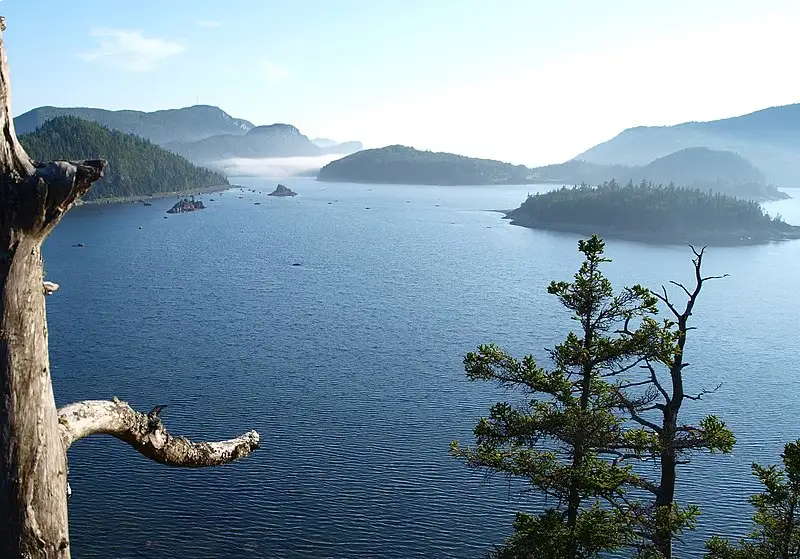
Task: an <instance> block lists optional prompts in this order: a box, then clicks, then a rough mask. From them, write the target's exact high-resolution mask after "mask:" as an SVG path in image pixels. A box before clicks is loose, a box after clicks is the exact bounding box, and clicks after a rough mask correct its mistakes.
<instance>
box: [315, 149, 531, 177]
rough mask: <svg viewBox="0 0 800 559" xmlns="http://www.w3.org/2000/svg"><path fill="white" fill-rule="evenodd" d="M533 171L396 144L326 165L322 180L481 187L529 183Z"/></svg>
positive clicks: (366, 151) (320, 174)
mask: <svg viewBox="0 0 800 559" xmlns="http://www.w3.org/2000/svg"><path fill="white" fill-rule="evenodd" d="M529 174H530V169H528V168H527V167H525V166H524V165H512V164H510V163H503V162H502V161H495V160H493V159H477V158H474V157H465V156H463V155H455V154H452V153H443V152H433V151H420V150H417V149H414V148H410V147H406V146H400V145H394V146H387V147H383V148H379V149H367V150H363V151H359V152H357V153H354V154H352V155H348V156H347V157H344V158H342V159H338V160H336V161H333V162H331V163H329V164H327V165H325V166H324V167H323V168H322V169H321V170H320V172H319V176H318V178H319V180H321V181H353V182H372V183H384V184H438V185H477V184H496V183H504V182H505V183H515V182H516V183H519V182H527V179H528V175H529Z"/></svg>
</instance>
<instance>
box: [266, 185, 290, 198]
mask: <svg viewBox="0 0 800 559" xmlns="http://www.w3.org/2000/svg"><path fill="white" fill-rule="evenodd" d="M267 196H297V192H295V191H293V190H292V189H290V188H287V187H286V186H284V185H282V184H279V185H278V186H277V188H276V189H275V190H273V191H272V192H270V193H269V194H267Z"/></svg>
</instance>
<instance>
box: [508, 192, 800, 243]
mask: <svg viewBox="0 0 800 559" xmlns="http://www.w3.org/2000/svg"><path fill="white" fill-rule="evenodd" d="M506 217H508V218H509V219H511V220H512V222H511V223H512V224H514V225H521V226H523V227H530V228H534V229H545V230H553V231H565V232H572V233H579V234H581V235H591V234H595V233H596V234H598V235H601V236H605V237H617V238H622V239H628V240H634V241H642V242H648V243H654V244H689V243H694V244H708V245H740V244H758V243H766V242H771V241H779V240H786V239H800V227H797V226H792V225H788V224H786V223H784V222H783V221H781V220H778V219H772V218H770V217H769V216H768V215H766V214H765V213H764V212H763V210H762V209H761V207H760V206H759V205H758V203H756V202H752V201H745V200H739V199H736V198H732V197H729V196H725V195H722V194H709V193H707V192H702V191H699V190H690V189H685V188H678V187H673V186H668V187H664V186H661V185H654V184H652V183H645V182H643V183H640V184H639V185H628V186H620V185H619V184H617V183H616V182H611V183H605V184H603V185H601V186H599V187H590V186H581V187H575V188H566V187H564V188H560V189H558V190H553V191H550V192H546V193H543V194H537V195H534V196H528V199H527V200H525V202H523V203H522V205H521V206H520V207H519V208H517V209H516V210H513V211H511V212H508V213H507V214H506Z"/></svg>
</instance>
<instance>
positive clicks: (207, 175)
mask: <svg viewBox="0 0 800 559" xmlns="http://www.w3.org/2000/svg"><path fill="white" fill-rule="evenodd" d="M20 142H21V143H22V145H23V146H24V147H25V150H26V151H27V152H28V154H29V155H30V156H31V157H32V158H33V159H35V160H37V161H52V160H59V159H71V160H78V159H94V158H102V159H107V160H108V162H109V168H108V170H107V171H106V175H105V177H104V178H103V179H101V180H100V181H98V182H97V183H95V186H93V187H92V189H91V190H90V191H89V194H88V195H87V196H86V197H85V198H86V199H89V200H91V199H97V198H110V197H128V196H147V195H150V194H156V193H160V192H175V191H184V190H189V189H195V188H196V189H203V188H207V187H212V186H221V185H227V184H228V181H227V179H226V178H225V177H224V176H223V175H221V174H219V173H215V172H213V171H209V170H207V169H203V168H200V167H195V166H194V165H192V164H191V163H189V162H188V161H186V160H185V159H184V158H182V157H180V156H177V155H175V154H173V153H170V152H168V151H166V150H164V149H162V148H160V147H158V146H156V145H154V144H152V143H150V142H149V141H148V140H144V139H142V138H138V137H136V136H133V135H130V134H125V133H123V132H119V131H111V130H108V129H107V128H104V127H102V126H100V125H99V124H96V123H94V122H89V121H86V120H81V119H79V118H76V117H71V116H66V117H58V118H54V119H53V120H50V121H47V122H46V123H45V124H43V125H42V126H41V127H40V128H39V129H38V130H36V132H33V133H31V134H25V135H23V136H20Z"/></svg>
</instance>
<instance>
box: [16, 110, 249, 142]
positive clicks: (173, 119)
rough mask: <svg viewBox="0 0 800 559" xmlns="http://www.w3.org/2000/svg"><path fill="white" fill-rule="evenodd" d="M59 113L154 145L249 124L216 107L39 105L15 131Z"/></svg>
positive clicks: (234, 131) (242, 128)
mask: <svg viewBox="0 0 800 559" xmlns="http://www.w3.org/2000/svg"><path fill="white" fill-rule="evenodd" d="M59 116H76V117H78V118H82V119H83V120H90V121H92V122H97V123H99V124H102V125H103V126H105V127H106V128H110V129H111V130H120V131H122V132H125V133H127V134H136V135H137V136H141V137H142V138H147V139H148V140H150V141H151V142H153V143H155V144H159V145H161V144H166V143H168V142H176V141H181V142H187V141H194V140H199V139H201V138H207V137H209V136H213V135H215V134H244V133H245V132H247V131H248V130H250V129H251V128H253V125H252V124H251V123H250V122H247V121H246V120H242V119H239V118H233V117H232V116H230V115H229V114H228V113H226V112H225V111H223V110H222V109H220V108H218V107H211V106H209V105H195V106H193V107H185V108H182V109H168V110H164V111H154V112H150V113H146V112H142V111H128V110H123V111H107V110H105V109H92V108H86V107H69V108H65V107H39V108H37V109H33V110H31V111H28V112H27V113H24V114H22V115H20V116H18V117H17V118H15V119H14V127H15V129H16V131H17V134H27V133H29V132H33V131H34V130H36V129H37V128H39V127H40V126H41V125H42V124H44V123H45V122H47V121H48V120H51V119H53V118H56V117H59Z"/></svg>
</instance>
